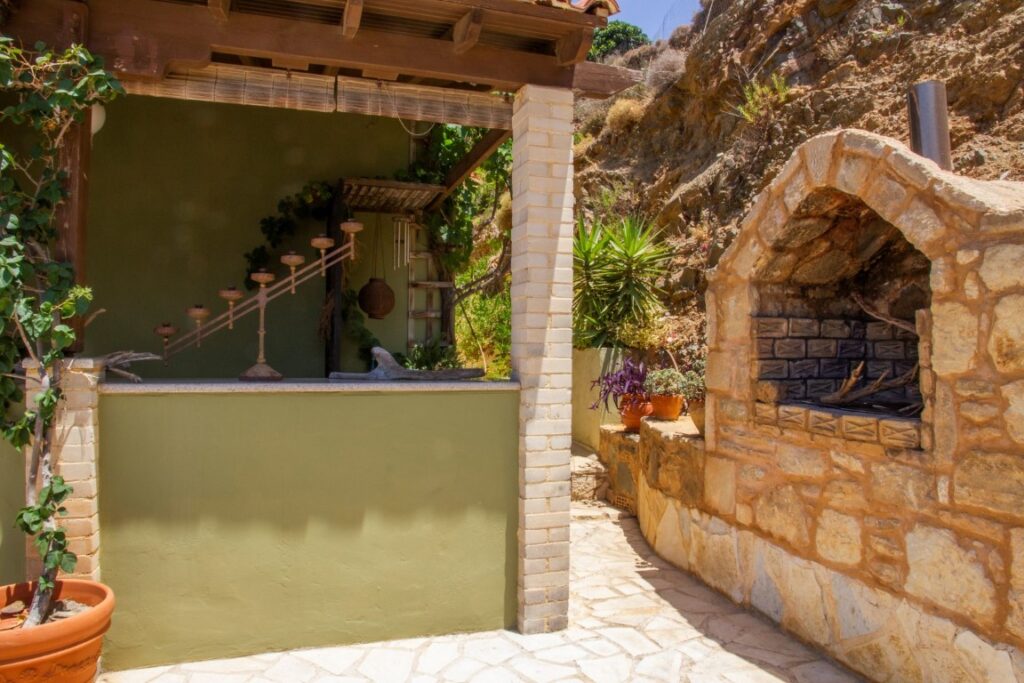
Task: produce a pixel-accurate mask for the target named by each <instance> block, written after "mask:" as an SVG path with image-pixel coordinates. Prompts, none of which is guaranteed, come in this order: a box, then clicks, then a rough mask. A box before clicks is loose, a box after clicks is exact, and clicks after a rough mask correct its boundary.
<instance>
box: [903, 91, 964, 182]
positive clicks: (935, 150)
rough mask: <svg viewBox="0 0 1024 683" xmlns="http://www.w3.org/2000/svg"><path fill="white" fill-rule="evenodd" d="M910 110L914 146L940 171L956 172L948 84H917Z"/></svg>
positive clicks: (908, 96) (909, 104)
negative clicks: (951, 146) (950, 124)
mask: <svg viewBox="0 0 1024 683" xmlns="http://www.w3.org/2000/svg"><path fill="white" fill-rule="evenodd" d="M907 107H908V109H909V111H910V147H911V149H913V150H914V152H916V153H917V154H920V155H921V156H923V157H927V158H928V159H931V160H932V161H934V162H935V163H936V164H938V165H939V168H942V169H945V170H947V171H952V170H953V158H952V155H951V152H950V143H949V118H948V117H947V114H946V110H947V108H948V105H947V102H946V84H945V83H943V82H942V81H924V82H922V83H917V84H915V85H913V86H912V87H911V88H910V91H909V92H908V93H907Z"/></svg>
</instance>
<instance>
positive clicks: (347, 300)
mask: <svg viewBox="0 0 1024 683" xmlns="http://www.w3.org/2000/svg"><path fill="white" fill-rule="evenodd" d="M341 322H342V329H343V330H344V332H345V334H346V335H347V336H348V338H349V339H351V340H352V341H354V342H355V343H356V348H358V349H359V358H360V359H361V360H362V361H363V362H365V363H367V364H368V365H369V364H370V362H371V361H372V360H373V355H372V353H371V352H372V350H373V347H374V346H382V344H381V343H380V340H379V339H377V337H376V335H374V334H373V332H370V330H369V328H367V327H366V316H364V315H363V312H362V311H360V310H359V293H358V292H357V291H356V290H354V289H346V290H345V291H343V292H342V293H341Z"/></svg>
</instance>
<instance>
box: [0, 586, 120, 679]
mask: <svg viewBox="0 0 1024 683" xmlns="http://www.w3.org/2000/svg"><path fill="white" fill-rule="evenodd" d="M34 587H35V584H29V583H17V584H13V585H7V586H3V587H2V588H0V590H2V593H0V605H2V606H6V605H9V604H11V603H12V602H14V601H15V600H21V601H22V602H23V603H25V604H26V605H28V604H29V603H30V602H31V601H32V591H33V588H34ZM55 590H56V593H55V595H54V599H55V600H61V599H70V600H75V601H76V602H80V603H82V604H85V605H92V609H90V610H87V611H85V612H82V613H81V614H76V615H75V616H73V617H69V618H68V619H62V620H60V621H54V622H50V623H47V624H43V625H42V626H37V627H35V628H32V629H29V630H27V631H26V630H24V629H21V628H16V629H9V630H3V631H0V681H17V682H18V683H35V682H36V681H39V682H40V683H42V681H49V682H50V683H91V681H92V680H93V679H94V678H95V677H96V665H97V662H98V660H99V657H100V649H101V648H102V647H103V634H104V633H106V632H107V629H108V628H110V615H111V614H112V613H113V611H114V592H113V591H112V590H110V588H108V587H107V586H104V585H103V584H102V583H96V582H95V581H80V580H76V579H65V580H63V581H58V582H57V587H56V589H55Z"/></svg>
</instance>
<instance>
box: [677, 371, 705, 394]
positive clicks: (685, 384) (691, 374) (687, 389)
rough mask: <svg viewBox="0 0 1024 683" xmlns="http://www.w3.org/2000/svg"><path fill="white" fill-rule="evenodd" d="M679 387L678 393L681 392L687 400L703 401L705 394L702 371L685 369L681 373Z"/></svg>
mask: <svg viewBox="0 0 1024 683" xmlns="http://www.w3.org/2000/svg"><path fill="white" fill-rule="evenodd" d="M679 388H680V391H679V393H680V394H682V395H683V398H685V399H686V400H687V401H703V400H704V394H705V389H704V373H703V372H697V371H695V370H687V371H686V372H684V373H683V377H682V381H681V383H680V387H679Z"/></svg>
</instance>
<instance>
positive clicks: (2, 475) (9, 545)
mask: <svg viewBox="0 0 1024 683" xmlns="http://www.w3.org/2000/svg"><path fill="white" fill-rule="evenodd" d="M24 504H25V461H24V459H23V458H22V456H21V455H20V454H19V453H18V452H17V451H15V450H14V448H12V447H11V446H10V444H8V443H7V442H6V441H4V442H0V585H2V584H6V583H18V582H19V581H24V580H25V536H24V535H23V534H22V533H21V532H20V531H18V530H17V529H15V528H14V516H15V514H17V512H18V510H19V509H20V508H21V506H22V505H24Z"/></svg>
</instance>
